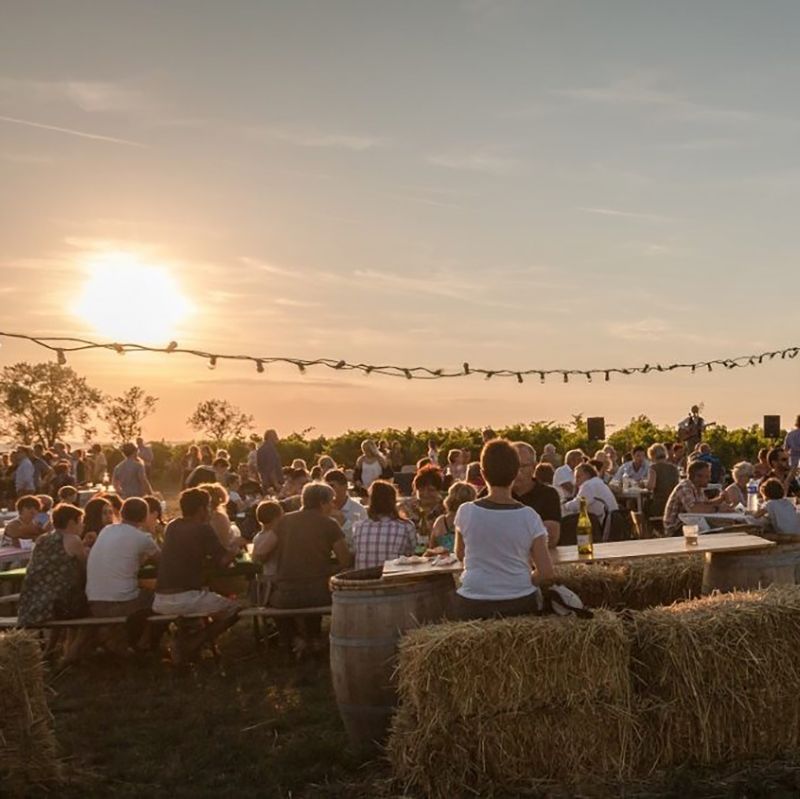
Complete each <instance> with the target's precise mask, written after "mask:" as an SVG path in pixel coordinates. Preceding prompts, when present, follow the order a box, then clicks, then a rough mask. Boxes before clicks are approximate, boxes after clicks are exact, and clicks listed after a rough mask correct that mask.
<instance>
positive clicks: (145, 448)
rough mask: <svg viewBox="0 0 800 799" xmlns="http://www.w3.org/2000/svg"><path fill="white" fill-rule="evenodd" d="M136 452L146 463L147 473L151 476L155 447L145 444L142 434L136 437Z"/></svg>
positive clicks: (145, 469)
mask: <svg viewBox="0 0 800 799" xmlns="http://www.w3.org/2000/svg"><path fill="white" fill-rule="evenodd" d="M136 453H137V454H138V456H139V460H141V462H142V463H143V464H144V471H145V474H146V475H147V477H148V478H149V477H150V472H151V471H152V469H153V460H154V457H153V448H152V447H151V446H149V445H147V444H145V443H144V439H143V438H142V437H141V436H140V437H139V438H137V439H136Z"/></svg>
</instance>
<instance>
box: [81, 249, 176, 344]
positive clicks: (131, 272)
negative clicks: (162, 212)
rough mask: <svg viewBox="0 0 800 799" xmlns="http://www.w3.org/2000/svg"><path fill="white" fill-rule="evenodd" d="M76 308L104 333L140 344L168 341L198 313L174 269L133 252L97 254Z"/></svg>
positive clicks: (82, 316) (87, 322) (165, 342)
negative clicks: (193, 309)
mask: <svg viewBox="0 0 800 799" xmlns="http://www.w3.org/2000/svg"><path fill="white" fill-rule="evenodd" d="M87 266H88V271H89V275H88V277H87V279H86V282H85V284H84V285H83V287H82V288H81V291H80V295H79V297H78V301H77V303H76V305H75V308H74V312H75V314H77V315H78V316H79V317H80V318H81V319H82V320H83V321H84V322H85V323H86V324H88V325H90V326H91V327H92V328H94V329H95V330H96V331H97V332H98V333H99V334H101V335H103V336H107V337H108V338H111V339H114V340H115V341H126V342H132V343H137V344H161V345H166V344H167V343H168V342H169V341H170V339H172V338H173V337H174V336H175V334H176V332H177V328H178V325H179V324H180V323H181V322H182V321H183V320H184V319H185V318H186V317H187V316H188V315H189V314H190V313H191V312H192V304H191V303H190V302H189V300H188V299H187V298H186V297H185V296H184V295H183V293H182V291H181V288H180V285H179V284H178V282H177V281H176V280H175V278H174V277H173V275H172V274H171V273H170V271H169V269H167V268H166V267H164V266H155V265H151V264H149V263H146V262H145V261H144V260H143V259H142V257H141V256H139V255H136V254H134V253H127V252H107V253H102V254H98V255H96V256H93V257H92V258H91V260H90V261H89V262H88V264H87Z"/></svg>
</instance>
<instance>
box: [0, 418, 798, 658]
mask: <svg viewBox="0 0 800 799" xmlns="http://www.w3.org/2000/svg"><path fill="white" fill-rule="evenodd" d="M797 429H798V431H800V418H798V424H797ZM790 435H791V434H790ZM483 438H484V444H483V447H482V450H481V453H480V458H479V460H477V461H475V460H473V459H472V453H471V452H469V451H463V450H460V449H453V450H450V451H448V452H446V453H440V452H439V449H438V447H437V446H436V442H435V441H431V442H429V446H428V452H427V454H426V456H425V457H423V458H422V459H421V460H420V461H418V462H417V463H416V464H414V465H411V466H410V468H409V465H407V464H405V463H403V461H404V458H403V456H402V449H401V448H400V447H399V445H397V444H396V443H395V444H390V443H389V442H387V441H380V442H375V441H372V440H366V441H364V442H363V444H362V447H361V455H360V456H359V458H358V459H357V461H356V462H355V463H353V464H337V463H336V462H335V461H334V460H333V458H331V457H330V456H329V455H324V454H323V455H321V456H319V457H318V458H317V462H316V463H314V464H313V465H311V466H309V464H307V463H306V462H305V461H303V460H301V459H295V460H294V461H292V463H290V464H287V465H284V464H283V463H282V460H281V457H280V452H279V439H278V436H277V434H276V433H275V431H274V430H268V431H267V432H266V433H265V434H264V437H263V440H262V442H261V443H260V444H259V445H255V444H254V445H253V446H252V447H251V449H250V451H249V453H248V455H247V457H246V458H244V459H242V462H241V463H238V464H235V465H234V464H233V463H232V461H231V458H230V455H229V453H228V452H227V451H225V450H217V451H212V450H211V449H210V448H207V447H206V448H198V447H191V448H190V449H189V451H188V452H187V454H186V458H185V459H184V462H183V485H184V488H183V491H182V492H181V494H180V498H179V506H180V514H179V515H177V516H176V517H175V518H173V519H172V520H171V521H169V522H168V523H167V524H165V520H164V519H163V516H162V514H163V510H164V508H163V503H162V501H161V499H160V498H159V497H157V496H155V495H154V494H153V492H152V486H151V484H150V480H149V477H148V472H149V465H150V464H148V462H147V461H146V460H145V458H143V457H142V446H143V442H141V441H140V442H138V443H137V444H133V443H131V444H127V445H125V446H124V447H123V454H124V456H125V457H124V459H123V460H122V461H121V462H120V463H119V464H118V465H117V466H116V467H115V469H114V470H113V476H112V477H111V479H110V482H111V483H113V486H114V489H115V491H114V492H106V491H100V492H98V493H97V495H96V496H94V497H92V498H91V499H90V500H89V501H88V503H87V504H86V506H85V507H84V508H83V509H81V508H79V507H78V502H77V497H76V494H75V492H76V489H75V486H74V485H73V484H71V483H63V484H61V485H58V484H57V481H58V478H59V474H60V473H61V472H62V471H65V472H66V475H67V476H69V477H70V478H71V479H73V480H75V481H77V479H78V478H77V476H76V477H73V475H74V474H75V472H76V471H77V467H78V464H80V463H81V462H84V463H86V464H87V465H86V466H85V467H84V468H87V469H90V470H92V473H93V474H94V475H96V474H97V473H98V470H99V469H100V468H102V469H103V475H104V476H106V481H105V482H106V483H108V482H109V480H108V478H107V466H106V465H105V464H104V463H103V461H101V460H99V456H102V451H101V452H100V453H95V455H96V459H95V460H92V461H89V460H86V458H85V457H82V453H80V451H78V452H76V453H69V452H66V451H56V452H54V453H52V454H53V456H54V457H53V458H50V457H49V455H48V453H44V452H41V451H40V449H37V448H33V449H28V448H23V447H20V448H19V449H18V450H16V452H15V453H14V460H15V462H16V464H17V471H18V472H19V470H20V467H22V475H21V477H20V482H19V489H17V493H18V495H19V498H18V499H17V501H16V508H17V512H18V516H17V518H16V519H15V520H13V521H10V522H9V523H8V524H7V525H6V528H5V538H6V543H11V544H13V545H20V544H22V543H24V542H32V543H35V546H34V547H33V553H32V558H31V562H30V565H29V567H28V571H27V574H26V577H25V581H24V583H23V587H22V592H21V596H20V603H19V621H20V624H22V625H36V624H40V623H42V622H44V621H47V620H51V619H58V618H74V617H76V616H80V615H83V614H91V615H94V616H98V617H111V616H124V617H126V618H127V623H126V640H125V641H124V642H123V646H124V647H127V648H132V649H140V648H143V647H144V648H148V647H150V648H152V647H154V646H157V645H158V642H157V640H154V637H153V635H152V634H150V633H149V632H148V630H147V629H146V625H145V620H146V619H147V617H148V616H149V615H150V614H152V613H157V614H167V615H174V616H187V615H188V616H191V615H199V616H204V617H207V618H208V619H209V622H208V623H207V624H205V625H201V626H199V627H198V628H197V629H193V628H191V627H189V628H186V629H185V630H183V631H182V632H180V633H179V635H178V636H176V638H175V640H174V644H173V649H172V655H173V659H175V660H176V661H183V660H187V659H191V658H192V657H194V656H195V655H196V654H197V652H198V651H199V649H200V647H202V645H203V644H204V643H207V642H209V641H213V639H214V638H215V637H216V635H218V634H219V632H220V631H222V630H224V629H225V628H226V627H228V626H230V624H232V623H233V622H234V621H235V620H236V616H237V613H238V611H239V610H240V607H241V606H240V602H239V600H237V599H232V598H230V597H226V596H222V595H221V594H219V593H215V592H214V591H211V590H210V589H209V588H208V570H209V567H212V568H214V569H217V570H222V569H225V568H226V567H227V566H228V565H229V564H231V563H232V562H233V561H234V560H236V559H237V558H239V557H240V555H241V554H242V552H243V551H244V550H245V549H247V548H248V545H249V544H251V543H252V547H251V550H252V552H251V557H252V559H253V560H254V561H256V562H257V563H258V564H260V565H261V569H262V571H261V573H260V575H259V578H258V596H257V600H258V601H259V602H262V603H265V604H268V605H270V606H273V607H276V608H283V609H292V608H298V609H300V608H315V607H318V606H324V605H328V604H329V603H330V593H329V590H330V589H329V585H328V582H329V578H330V576H331V575H332V574H333V573H336V572H337V571H340V570H342V569H347V568H352V567H355V568H356V569H374V570H376V576H377V574H379V570H380V567H382V565H383V564H384V562H385V561H387V560H390V559H393V558H398V557H400V556H404V555H412V554H413V553H415V552H426V553H427V554H450V553H453V554H454V555H455V557H457V558H458V559H459V560H461V561H462V562H463V566H464V571H463V575H462V580H461V584H460V587H459V589H458V599H457V608H456V609H455V613H456V615H457V616H459V617H460V618H484V617H487V616H492V615H497V614H502V615H513V614H516V613H523V612H530V611H531V610H535V609H536V608H538V607H540V605H541V592H540V591H539V590H538V588H537V584H539V583H540V582H542V581H548V580H550V579H551V578H552V574H553V567H552V562H551V558H550V552H551V550H552V548H553V547H555V546H558V545H565V544H566V545H568V544H574V543H575V540H576V538H575V535H576V526H577V519H578V512H579V510H580V508H581V506H582V504H583V503H584V501H585V504H586V506H587V509H588V511H589V514H590V516H591V518H592V522H593V525H594V526H595V531H596V535H597V536H598V537H599V538H601V539H603V540H614V539H617V538H624V537H626V536H627V535H629V534H630V533H629V531H627V530H626V516H627V515H628V514H626V511H625V502H626V499H625V493H626V491H627V490H629V489H630V488H632V487H638V488H639V489H646V495H647V504H646V514H647V515H648V516H649V517H651V518H652V519H654V520H655V521H658V522H659V523H660V525H661V530H662V533H663V534H664V535H678V534H680V533H681V521H680V515H681V514H684V513H714V512H719V511H724V510H729V509H733V508H737V507H742V506H744V507H746V506H747V505H748V499H749V497H748V494H749V492H750V490H751V486H752V485H753V482H754V481H758V482H757V488H758V492H759V494H760V497H761V499H762V501H763V502H762V504H761V507H760V508H759V509H758V510H754V511H753V512H754V515H756V516H764V517H766V518H767V520H768V522H769V524H770V525H771V526H772V528H773V529H774V530H775V531H778V532H789V533H800V523H798V519H800V516H798V514H797V512H796V511H795V507H794V501H793V499H790V498H794V497H796V496H797V495H798V494H800V485H799V484H798V480H797V477H796V472H797V468H798V467H797V463H794V465H793V464H792V460H793V459H795V455H798V456H800V440H797V439H800V436H797V435H796V436H794V438H792V439H789V438H787V442H786V445H785V446H782V447H775V448H773V449H771V450H768V451H765V452H763V453H760V454H759V459H758V462H757V463H754V464H750V463H747V462H744V461H742V462H739V463H736V464H735V465H733V466H732V469H731V471H730V475H728V470H727V469H726V468H725V465H723V464H722V463H721V462H720V461H719V459H718V458H716V456H715V455H714V453H713V452H712V451H711V448H710V447H709V445H708V444H707V443H705V442H703V440H702V430H701V431H700V438H699V440H697V441H696V443H695V444H694V446H693V447H692V448H691V449H689V447H688V446H687V443H686V440H688V439H685V440H683V441H676V442H665V443H656V444H652V445H651V446H650V447H649V448H647V449H645V448H644V447H642V446H635V447H633V448H632V449H631V451H630V452H628V453H624V454H622V455H621V456H620V454H619V453H617V452H616V450H615V449H614V447H612V446H610V445H606V446H605V447H603V448H602V449H599V450H597V451H595V452H594V453H593V454H587V453H585V452H583V451H581V450H578V449H573V450H570V451H568V452H566V453H564V455H563V458H562V456H561V454H559V453H558V452H557V451H556V447H555V446H554V445H552V444H549V445H547V446H545V447H544V448H543V451H542V453H541V457H538V455H537V452H536V451H535V449H534V447H532V446H531V445H530V444H528V443H526V442H522V441H517V442H512V441H507V440H505V439H501V438H498V437H497V436H496V435H495V434H494V432H493V431H492V430H488V429H487V430H486V431H484V434H483ZM795 441H797V444H798V446H797V450H796V451H795V450H794V449H793V446H794V444H793V442H795ZM79 453H80V454H79ZM73 454H74V457H72V455H73ZM42 456H44V457H42ZM53 460H55V464H53V463H52V461H53ZM795 460H796V459H795ZM39 461H42V464H43V465H38V462H39ZM53 466H55V467H59V468H53ZM348 467H349V468H348ZM409 473H410V474H411V481H412V482H411V490H410V492H409V495H404V494H403V493H401V492H400V491H398V485H397V483H399V482H401V481H400V480H399V477H400V476H401V475H403V474H409ZM14 479H15V488H16V485H17V483H16V480H17V478H16V476H15V477H14ZM714 483H716V485H715V486H713V487H712V488H710V486H711V484H714ZM55 486H57V488H56V487H55ZM45 487H47V488H45ZM47 489H49V490H47ZM29 492H30V493H29ZM34 492H39V493H34ZM54 501H55V506H53V504H54ZM148 562H150V563H154V564H156V566H157V578H156V583H155V589H154V590H152V591H151V590H148V589H146V588H141V587H140V584H139V578H138V575H139V571H140V568H141V567H142V565H143V564H145V563H148ZM532 567H533V581H532V580H531V568H532ZM278 628H279V633H280V636H281V640H282V641H283V642H284V644H285V645H286V646H287V648H292V649H294V651H295V652H303V651H307V650H309V649H312V650H313V649H315V648H319V647H320V646H321V643H320V617H314V616H309V617H303V618H301V617H291V616H287V617H285V618H283V617H282V618H281V619H280V620H279V624H278ZM156 639H157V636H156ZM75 647H77V648H78V649H79V648H80V647H79V645H78V644H75ZM73 654H75V652H73Z"/></svg>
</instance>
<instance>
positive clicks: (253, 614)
mask: <svg viewBox="0 0 800 799" xmlns="http://www.w3.org/2000/svg"><path fill="white" fill-rule="evenodd" d="M16 597H17V600H18V599H19V594H17V595H16ZM3 599H4V601H8V600H9V599H10V597H4V598H3ZM330 614H331V606H330V605H324V606H321V607H316V608H268V607H267V608H265V607H251V608H244V609H243V610H242V611H241V612H240V613H239V618H240V619H274V618H278V617H281V616H283V617H287V616H290V617H291V616H330ZM208 616H209V614H208V613H191V614H185V615H183V616H177V615H164V614H159V613H156V614H153V615H152V616H148V618H147V621H149V622H153V623H156V624H169V623H170V622H173V621H179V620H181V619H206V618H208ZM126 620H127V617H126V616H108V617H106V618H103V617H99V616H87V617H85V618H82V619H61V620H58V621H47V622H44V623H42V624H36V625H32V629H37V630H54V629H56V630H57V629H64V628H67V629H69V628H78V627H108V626H112V625H115V624H125V622H126ZM16 626H17V617H16V616H7V617H5V618H2V617H0V630H11V629H14V628H15V627H16Z"/></svg>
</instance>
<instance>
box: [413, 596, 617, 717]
mask: <svg viewBox="0 0 800 799" xmlns="http://www.w3.org/2000/svg"><path fill="white" fill-rule="evenodd" d="M629 647H630V645H629V641H628V638H627V635H626V633H625V628H624V625H623V623H622V621H621V620H620V619H619V617H618V616H616V615H615V614H614V613H611V612H609V611H605V610H599V611H597V612H596V613H595V617H594V619H592V620H582V619H577V618H574V617H567V618H560V617H556V616H547V617H537V616H521V617H516V618H509V619H500V620H494V621H473V622H457V623H452V624H439V625H431V626H428V627H422V628H420V629H417V630H413V631H410V632H409V633H407V634H406V635H405V636H404V637H403V639H402V640H401V642H400V652H399V672H398V673H399V679H398V693H399V695H400V701H401V703H402V704H405V705H408V706H410V707H412V708H414V710H415V711H416V712H417V713H418V714H419V715H420V716H421V717H423V716H424V717H425V718H427V719H429V720H431V721H433V720H435V719H441V720H443V722H444V723H445V724H446V723H447V722H449V721H450V720H455V719H465V718H469V717H471V716H474V715H476V714H484V713H485V712H487V709H490V710H491V712H495V713H500V712H505V711H512V710H520V709H525V710H529V709H530V710H533V709H536V708H541V707H553V706H557V707H559V708H571V707H576V706H582V705H584V704H586V703H589V702H605V703H608V704H615V705H623V706H627V704H628V702H629V696H630V676H629V668H628V661H629ZM434 717H435V718H434Z"/></svg>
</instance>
